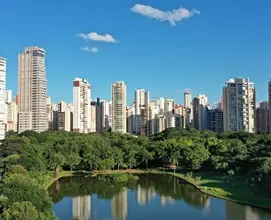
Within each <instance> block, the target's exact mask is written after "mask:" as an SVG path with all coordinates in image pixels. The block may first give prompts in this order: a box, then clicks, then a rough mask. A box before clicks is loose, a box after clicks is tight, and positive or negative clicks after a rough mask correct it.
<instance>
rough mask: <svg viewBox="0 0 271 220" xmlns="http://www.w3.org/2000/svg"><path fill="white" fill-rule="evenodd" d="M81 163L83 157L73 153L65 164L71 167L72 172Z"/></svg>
mask: <svg viewBox="0 0 271 220" xmlns="http://www.w3.org/2000/svg"><path fill="white" fill-rule="evenodd" d="M80 161H81V157H80V156H79V155H78V154H76V153H71V154H69V155H68V157H67V159H66V162H65V163H66V164H67V165H68V166H69V167H70V170H71V171H72V170H73V168H75V167H76V166H77V165H79V163H80Z"/></svg>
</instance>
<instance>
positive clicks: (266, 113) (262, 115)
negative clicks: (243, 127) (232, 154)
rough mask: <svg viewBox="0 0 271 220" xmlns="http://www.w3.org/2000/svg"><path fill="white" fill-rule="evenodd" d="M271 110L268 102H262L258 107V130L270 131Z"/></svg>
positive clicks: (256, 125) (256, 123)
mask: <svg viewBox="0 0 271 220" xmlns="http://www.w3.org/2000/svg"><path fill="white" fill-rule="evenodd" d="M269 117H270V110H269V103H268V102H261V103H260V106H259V107H258V108H257V109H256V120H255V127H256V132H257V133H259V132H264V133H268V134H269V133H270V118H269Z"/></svg>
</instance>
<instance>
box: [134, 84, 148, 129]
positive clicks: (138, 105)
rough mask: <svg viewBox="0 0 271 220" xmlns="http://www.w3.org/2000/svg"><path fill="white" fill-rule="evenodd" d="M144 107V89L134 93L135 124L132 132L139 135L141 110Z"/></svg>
mask: <svg viewBox="0 0 271 220" xmlns="http://www.w3.org/2000/svg"><path fill="white" fill-rule="evenodd" d="M144 105H145V89H138V90H136V91H135V122H134V132H135V133H136V134H140V131H141V109H142V108H143V106H144Z"/></svg>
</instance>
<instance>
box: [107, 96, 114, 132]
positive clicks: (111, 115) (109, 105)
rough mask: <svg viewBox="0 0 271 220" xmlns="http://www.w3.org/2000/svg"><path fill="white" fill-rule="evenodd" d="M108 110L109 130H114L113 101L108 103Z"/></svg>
mask: <svg viewBox="0 0 271 220" xmlns="http://www.w3.org/2000/svg"><path fill="white" fill-rule="evenodd" d="M108 110H109V128H110V129H112V125H113V122H112V121H113V112H112V100H111V101H109V102H108Z"/></svg>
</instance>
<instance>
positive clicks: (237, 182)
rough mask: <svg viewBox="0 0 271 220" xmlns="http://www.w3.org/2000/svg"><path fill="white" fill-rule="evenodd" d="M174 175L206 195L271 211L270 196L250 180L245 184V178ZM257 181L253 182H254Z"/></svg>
mask: <svg viewBox="0 0 271 220" xmlns="http://www.w3.org/2000/svg"><path fill="white" fill-rule="evenodd" d="M175 175H176V176H177V177H180V178H182V179H185V180H187V181H188V182H190V183H192V184H193V185H195V186H197V188H199V189H200V190H201V191H202V192H205V193H207V194H210V195H213V196H216V197H220V198H224V199H229V200H233V201H237V202H242V203H246V204H249V205H255V206H260V207H263V208H268V209H271V195H270V194H267V193H266V192H263V191H261V190H260V189H259V188H258V187H256V186H255V185H256V183H253V181H252V180H250V182H249V183H247V182H246V180H247V178H246V177H242V176H239V177H234V178H231V180H230V181H229V179H228V178H226V177H224V176H221V175H218V174H216V173H197V174H195V176H197V177H198V178H194V177H195V176H193V177H190V176H187V175H184V174H180V173H178V174H175ZM257 181H258V180H255V182H257Z"/></svg>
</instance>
